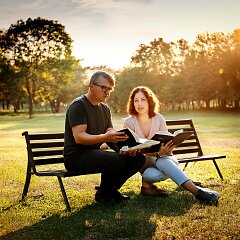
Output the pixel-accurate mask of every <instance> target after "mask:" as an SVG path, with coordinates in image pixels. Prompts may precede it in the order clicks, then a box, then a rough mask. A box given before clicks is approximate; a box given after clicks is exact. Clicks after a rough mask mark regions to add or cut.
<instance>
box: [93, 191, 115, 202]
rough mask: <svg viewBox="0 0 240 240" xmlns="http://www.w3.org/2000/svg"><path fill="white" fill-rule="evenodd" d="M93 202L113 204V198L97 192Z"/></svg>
mask: <svg viewBox="0 0 240 240" xmlns="http://www.w3.org/2000/svg"><path fill="white" fill-rule="evenodd" d="M95 201H96V202H99V203H111V202H113V196H112V195H110V194H107V193H105V192H103V191H102V190H97V192H96V194H95Z"/></svg>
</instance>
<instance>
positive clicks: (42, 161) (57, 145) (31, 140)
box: [22, 119, 203, 172]
mask: <svg viewBox="0 0 240 240" xmlns="http://www.w3.org/2000/svg"><path fill="white" fill-rule="evenodd" d="M166 123H167V126H168V130H169V131H170V132H174V131H176V130H179V129H183V130H185V131H193V132H194V134H193V135H192V136H190V137H189V138H188V139H187V140H185V141H184V142H183V143H182V144H180V145H179V146H177V147H176V148H175V150H174V152H173V153H174V155H182V154H184V155H186V154H195V155H197V156H202V155H203V152H202V148H201V145H200V143H199V139H198V136H197V133H196V130H195V128H194V125H193V122H192V120H191V119H186V120H167V121H166ZM22 135H23V136H25V140H26V144H27V151H28V166H29V167H31V168H32V171H34V172H36V168H35V167H36V166H39V165H49V164H56V163H63V162H64V158H63V147H64V133H39V134H29V133H28V132H23V133H22Z"/></svg>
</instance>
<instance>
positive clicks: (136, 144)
mask: <svg viewBox="0 0 240 240" xmlns="http://www.w3.org/2000/svg"><path fill="white" fill-rule="evenodd" d="M118 132H124V133H125V134H126V135H127V136H128V139H127V140H126V141H122V142H117V143H116V146H117V148H118V149H119V150H121V151H135V150H141V152H142V153H151V152H158V151H159V148H160V146H161V143H164V144H166V143H167V142H169V141H171V140H172V141H173V144H174V145H176V146H177V145H179V144H180V143H182V142H183V141H184V140H186V139H187V138H188V137H189V136H191V135H192V134H193V131H183V129H180V130H177V131H175V132H174V133H170V132H162V131H159V132H157V133H156V134H155V135H154V136H153V137H152V139H151V140H148V139H145V138H139V136H138V135H137V134H136V133H135V132H133V131H132V130H131V129H129V128H124V129H121V130H119V131H118Z"/></svg>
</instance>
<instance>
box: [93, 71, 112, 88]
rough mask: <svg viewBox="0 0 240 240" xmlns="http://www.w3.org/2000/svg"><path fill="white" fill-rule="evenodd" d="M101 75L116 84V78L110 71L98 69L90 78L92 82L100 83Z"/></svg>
mask: <svg viewBox="0 0 240 240" xmlns="http://www.w3.org/2000/svg"><path fill="white" fill-rule="evenodd" d="M99 77H102V78H105V79H107V80H108V81H109V82H110V83H111V84H112V85H115V78H114V77H113V76H112V75H111V74H110V73H108V72H105V71H97V72H95V73H94V74H93V75H92V77H91V78H90V83H93V84H94V83H98V79H99Z"/></svg>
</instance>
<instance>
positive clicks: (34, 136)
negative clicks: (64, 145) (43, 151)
mask: <svg viewBox="0 0 240 240" xmlns="http://www.w3.org/2000/svg"><path fill="white" fill-rule="evenodd" d="M28 136H29V140H45V139H46V140H47V139H64V133H52V134H51V133H40V134H30V135H28Z"/></svg>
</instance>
